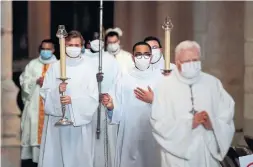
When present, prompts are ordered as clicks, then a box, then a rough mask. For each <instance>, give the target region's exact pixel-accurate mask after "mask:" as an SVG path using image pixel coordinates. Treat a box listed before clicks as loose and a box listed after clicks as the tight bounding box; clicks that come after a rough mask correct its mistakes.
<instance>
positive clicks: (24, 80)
mask: <svg viewBox="0 0 253 167" xmlns="http://www.w3.org/2000/svg"><path fill="white" fill-rule="evenodd" d="M39 53H40V55H39V57H38V58H36V59H33V60H31V61H30V62H29V64H27V66H26V67H25V70H24V72H23V73H22V74H21V75H20V77H19V81H20V85H21V92H22V93H21V94H22V100H23V103H24V110H23V113H22V117H21V146H22V148H21V159H22V160H26V159H32V161H33V162H34V163H38V161H39V152H40V151H39V146H40V143H41V136H42V129H43V124H44V105H43V100H42V98H41V97H40V94H39V91H40V88H41V86H42V84H43V80H44V77H45V74H46V72H47V70H48V68H49V66H50V65H51V64H53V63H55V62H56V61H57V59H56V57H55V56H54V54H53V53H54V43H53V41H52V40H50V39H45V40H43V41H42V42H41V44H40V46H39Z"/></svg>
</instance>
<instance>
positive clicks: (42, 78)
mask: <svg viewBox="0 0 253 167" xmlns="http://www.w3.org/2000/svg"><path fill="white" fill-rule="evenodd" d="M43 82H44V77H39V79H37V81H36V83H37V84H38V85H40V87H42V85H43Z"/></svg>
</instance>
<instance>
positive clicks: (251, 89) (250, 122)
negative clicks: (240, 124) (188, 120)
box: [241, 1, 253, 137]
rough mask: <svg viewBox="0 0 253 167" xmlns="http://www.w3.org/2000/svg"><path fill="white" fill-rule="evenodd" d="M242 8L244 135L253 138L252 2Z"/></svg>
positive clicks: (246, 3)
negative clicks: (243, 9) (243, 10)
mask: <svg viewBox="0 0 253 167" xmlns="http://www.w3.org/2000/svg"><path fill="white" fill-rule="evenodd" d="M244 7H245V13H244V41H245V43H244V59H245V61H244V63H245V75H244V133H245V134H246V135H249V136H251V137H253V130H252V127H253V31H252V27H253V18H252V16H253V2H250V1H247V2H245V5H244ZM241 31H242V30H241Z"/></svg>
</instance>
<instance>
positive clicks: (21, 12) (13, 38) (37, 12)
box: [1, 1, 253, 167]
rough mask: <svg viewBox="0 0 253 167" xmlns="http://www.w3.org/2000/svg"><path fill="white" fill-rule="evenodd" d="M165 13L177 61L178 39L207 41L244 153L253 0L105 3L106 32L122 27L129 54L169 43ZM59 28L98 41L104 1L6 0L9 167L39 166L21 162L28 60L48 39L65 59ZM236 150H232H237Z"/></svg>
mask: <svg viewBox="0 0 253 167" xmlns="http://www.w3.org/2000/svg"><path fill="white" fill-rule="evenodd" d="M166 16H169V17H171V19H172V22H173V25H174V27H173V30H172V32H171V34H172V35H171V55H172V56H171V60H172V62H173V61H174V49H175V47H176V45H177V44H178V43H179V42H181V41H183V40H188V39H189V40H195V41H197V42H198V43H199V44H200V46H201V60H202V62H203V71H205V72H207V73H209V74H212V75H214V76H216V77H217V78H219V79H220V80H221V82H222V84H223V85H224V88H225V89H226V90H227V91H228V92H229V93H230V94H231V95H232V97H233V99H234V100H235V115H234V122H235V128H236V133H235V135H234V139H233V146H238V150H239V151H238V150H237V151H238V152H240V147H243V146H245V147H246V146H247V147H251V149H252V145H250V144H248V143H250V140H251V142H252V140H253V2H251V1H238V2H229V1H215V2H211V1H184V2H183V1H105V2H104V5H103V27H104V29H107V28H111V27H120V28H121V29H122V30H123V36H122V37H121V46H122V47H123V48H124V49H125V50H127V51H129V52H131V49H132V46H133V44H134V43H136V42H137V41H140V40H142V39H144V38H145V37H146V36H156V37H158V38H159V39H160V40H161V42H162V44H163V45H164V41H165V39H164V38H165V37H164V30H163V29H162V24H163V22H164V19H165V18H166ZM58 25H65V27H66V30H67V31H70V30H78V31H80V32H81V33H82V35H83V37H84V39H85V41H86V42H87V41H89V40H91V39H92V36H93V33H94V32H98V31H99V1H1V102H2V104H1V121H2V124H1V138H2V146H1V153H2V155H1V156H2V166H3V167H30V166H32V164H31V163H29V164H27V165H24V164H23V165H21V164H22V163H21V160H20V117H21V114H22V110H23V107H24V106H23V104H22V100H21V94H20V91H19V90H20V85H19V76H20V74H21V73H22V71H23V70H24V68H25V66H26V65H27V63H28V62H29V61H31V60H32V59H34V58H36V57H38V46H39V44H40V42H41V41H42V40H43V39H46V38H52V39H53V40H54V41H55V42H56V56H57V58H59V45H58V38H57V37H56V32H57V28H58ZM247 142H248V143H247ZM251 144H252V143H251ZM233 151H234V150H232V148H231V150H230V153H231V154H233V153H232V152H233ZM252 151H253V150H252ZM238 152H237V154H236V155H235V156H237V157H236V158H237V159H238V157H239V155H240V153H238ZM241 154H243V153H242V151H241ZM23 163H24V162H23ZM26 163H27V162H26ZM238 167H239V166H238Z"/></svg>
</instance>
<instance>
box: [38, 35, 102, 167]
mask: <svg viewBox="0 0 253 167" xmlns="http://www.w3.org/2000/svg"><path fill="white" fill-rule="evenodd" d="M83 43H84V40H83V38H82V36H81V34H80V33H79V32H77V31H71V32H70V33H68V36H67V37H66V64H67V65H66V75H67V78H69V80H67V81H66V82H67V83H62V82H61V80H59V79H58V78H60V62H59V61H58V62H57V63H55V64H54V65H52V66H51V67H50V69H49V71H48V72H47V74H46V77H45V81H44V84H43V87H42V90H41V96H42V97H43V99H44V104H45V114H46V119H45V123H44V129H43V136H42V144H41V152H40V160H39V165H38V166H39V167H84V166H85V167H93V157H94V139H95V132H94V131H93V126H92V121H93V117H94V114H95V112H96V111H97V107H98V87H97V80H96V76H95V74H94V72H93V67H91V65H90V64H89V63H86V62H85V61H84V59H83V56H81V48H82V46H83ZM62 92H65V95H64V96H61V97H60V93H62ZM61 104H64V105H66V117H67V118H68V119H69V120H71V121H72V122H73V125H70V126H60V127H59V126H55V123H56V122H58V120H59V119H60V118H61V116H62V107H61Z"/></svg>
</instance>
